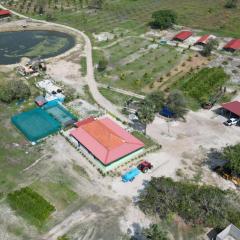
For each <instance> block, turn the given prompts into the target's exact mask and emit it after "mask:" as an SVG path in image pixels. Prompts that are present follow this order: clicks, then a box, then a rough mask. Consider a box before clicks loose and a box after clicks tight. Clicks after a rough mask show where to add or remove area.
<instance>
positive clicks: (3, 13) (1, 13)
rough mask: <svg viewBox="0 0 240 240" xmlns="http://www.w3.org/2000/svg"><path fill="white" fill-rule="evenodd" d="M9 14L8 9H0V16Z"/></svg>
mask: <svg viewBox="0 0 240 240" xmlns="http://www.w3.org/2000/svg"><path fill="white" fill-rule="evenodd" d="M10 15H11V12H10V11H9V10H0V17H8V16H10Z"/></svg>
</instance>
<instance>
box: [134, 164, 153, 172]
mask: <svg viewBox="0 0 240 240" xmlns="http://www.w3.org/2000/svg"><path fill="white" fill-rule="evenodd" d="M137 168H138V169H139V170H140V171H141V172H143V173H146V172H148V171H149V170H150V169H152V168H153V165H152V164H151V163H150V162H148V161H143V162H141V163H140V164H139V165H138V167H137Z"/></svg>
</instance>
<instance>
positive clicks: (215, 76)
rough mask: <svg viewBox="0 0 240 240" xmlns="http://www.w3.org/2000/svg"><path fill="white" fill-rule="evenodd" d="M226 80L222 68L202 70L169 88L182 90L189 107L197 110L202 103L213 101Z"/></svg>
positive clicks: (227, 77) (183, 78) (226, 76)
mask: <svg viewBox="0 0 240 240" xmlns="http://www.w3.org/2000/svg"><path fill="white" fill-rule="evenodd" d="M228 79H229V76H228V75H227V74H226V73H225V72H224V70H223V68H204V69H202V70H200V71H198V72H194V73H190V74H188V75H185V76H184V77H182V78H180V79H179V80H178V81H177V82H176V83H174V84H173V86H172V87H171V88H177V89H180V90H182V91H183V92H184V94H185V96H186V97H187V98H188V99H189V102H190V105H191V107H192V108H197V107H200V105H201V104H202V103H205V102H208V101H211V100H213V99H214V98H215V97H216V95H217V94H218V93H219V90H220V88H221V87H223V86H225V84H226V82H227V81H228Z"/></svg>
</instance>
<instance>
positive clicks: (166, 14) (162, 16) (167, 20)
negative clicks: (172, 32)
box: [151, 10, 177, 30]
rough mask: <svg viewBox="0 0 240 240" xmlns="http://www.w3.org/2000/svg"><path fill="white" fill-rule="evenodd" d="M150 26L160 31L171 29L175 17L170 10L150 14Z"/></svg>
mask: <svg viewBox="0 0 240 240" xmlns="http://www.w3.org/2000/svg"><path fill="white" fill-rule="evenodd" d="M152 18H153V21H152V23H151V24H152V26H153V27H156V28H159V29H161V30H163V29H167V28H170V27H172V25H173V24H175V23H176V21H177V15H176V13H175V12H174V11H172V10H159V11H156V12H154V13H153V14H152Z"/></svg>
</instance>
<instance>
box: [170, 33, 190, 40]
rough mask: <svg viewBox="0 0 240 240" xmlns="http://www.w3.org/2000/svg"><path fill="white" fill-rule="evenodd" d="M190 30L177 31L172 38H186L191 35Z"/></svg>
mask: <svg viewBox="0 0 240 240" xmlns="http://www.w3.org/2000/svg"><path fill="white" fill-rule="evenodd" d="M192 34H193V33H192V32H191V31H182V32H180V33H178V34H177V35H176V36H175V37H174V38H173V40H178V41H184V40H186V39H188V38H189V37H191V36H192Z"/></svg>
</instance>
